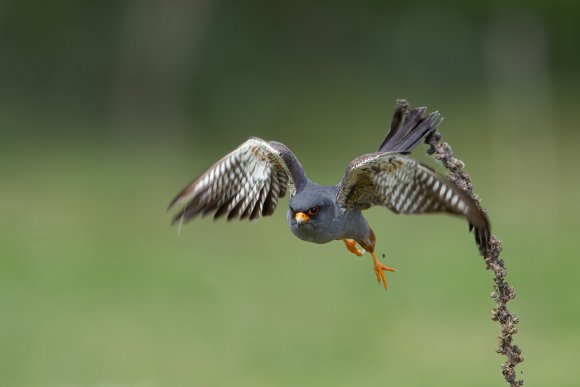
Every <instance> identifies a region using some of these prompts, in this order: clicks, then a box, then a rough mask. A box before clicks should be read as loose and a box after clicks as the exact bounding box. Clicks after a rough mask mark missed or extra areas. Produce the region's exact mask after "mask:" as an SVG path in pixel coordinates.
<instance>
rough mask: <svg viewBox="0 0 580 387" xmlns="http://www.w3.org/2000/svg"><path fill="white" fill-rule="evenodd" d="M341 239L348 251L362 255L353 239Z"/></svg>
mask: <svg viewBox="0 0 580 387" xmlns="http://www.w3.org/2000/svg"><path fill="white" fill-rule="evenodd" d="M342 241H343V242H344V244H345V245H346V248H347V249H348V251H350V252H351V253H353V254H356V255H358V256H359V257H360V256H361V255H363V252H362V251H360V250H359V249H357V248H356V245H355V241H354V239H343V240H342Z"/></svg>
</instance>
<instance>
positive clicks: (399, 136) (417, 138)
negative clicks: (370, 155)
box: [378, 99, 442, 152]
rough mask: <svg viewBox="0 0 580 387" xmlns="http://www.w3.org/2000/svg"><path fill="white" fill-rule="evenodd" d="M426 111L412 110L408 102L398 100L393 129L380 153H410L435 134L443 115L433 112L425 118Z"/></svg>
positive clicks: (422, 109) (424, 109)
mask: <svg viewBox="0 0 580 387" xmlns="http://www.w3.org/2000/svg"><path fill="white" fill-rule="evenodd" d="M426 110H427V108H424V107H419V108H414V109H410V106H409V103H408V102H407V101H406V100H404V99H400V100H397V107H396V109H395V114H394V115H393V120H392V121H391V129H390V130H389V133H387V137H385V139H384V140H383V143H382V144H381V146H380V147H379V150H378V152H410V151H411V150H413V148H415V147H416V146H417V144H419V142H421V140H423V139H424V138H425V137H427V136H428V135H429V134H430V133H432V132H434V131H435V130H436V129H437V127H438V126H439V124H440V123H441V121H442V118H441V115H440V114H439V112H433V113H431V114H429V115H428V116H426V117H425V111H426Z"/></svg>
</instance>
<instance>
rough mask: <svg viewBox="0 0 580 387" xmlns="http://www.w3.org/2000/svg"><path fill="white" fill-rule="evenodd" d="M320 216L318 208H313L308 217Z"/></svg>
mask: <svg viewBox="0 0 580 387" xmlns="http://www.w3.org/2000/svg"><path fill="white" fill-rule="evenodd" d="M316 214H318V207H312V208H311V209H309V210H308V215H311V216H312V215H316Z"/></svg>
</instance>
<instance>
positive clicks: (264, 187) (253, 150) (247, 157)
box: [169, 138, 306, 222]
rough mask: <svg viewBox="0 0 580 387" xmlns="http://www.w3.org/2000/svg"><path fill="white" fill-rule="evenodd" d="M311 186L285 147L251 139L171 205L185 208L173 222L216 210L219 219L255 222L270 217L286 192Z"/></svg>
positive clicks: (219, 162)
mask: <svg viewBox="0 0 580 387" xmlns="http://www.w3.org/2000/svg"><path fill="white" fill-rule="evenodd" d="M305 183H306V176H305V174H304V170H303V168H302V166H301V165H300V163H299V162H298V160H297V159H296V157H295V156H294V154H293V153H292V152H291V151H290V150H289V149H288V148H287V147H286V146H285V145H283V144H281V143H278V142H275V141H264V140H261V139H259V138H250V139H249V140H248V141H246V142H245V143H243V144H242V145H240V146H239V147H238V148H236V149H235V150H233V151H232V152H230V153H229V154H228V155H226V156H224V157H223V158H222V159H220V160H219V161H217V162H216V163H215V164H213V165H212V166H211V167H210V168H208V170H207V171H205V172H204V173H203V174H202V175H201V176H199V177H198V178H197V179H195V180H194V181H193V182H191V183H190V184H188V185H187V186H186V187H185V188H184V189H183V190H182V191H181V192H180V193H179V194H178V195H177V196H176V197H175V198H174V199H173V200H172V201H171V203H170V204H169V209H170V208H172V207H173V206H175V205H179V204H182V205H183V207H182V208H181V210H180V211H179V212H178V213H177V215H175V217H174V218H173V221H174V222H180V221H187V220H189V219H191V218H193V217H195V216H196V215H198V214H202V215H207V214H209V213H212V212H215V218H219V217H221V216H223V215H226V214H227V218H228V220H229V219H236V218H239V219H244V218H249V219H256V218H259V217H261V216H268V215H271V214H272V213H273V212H274V210H275V209H276V206H277V204H278V199H279V198H281V197H283V196H284V195H285V194H286V190H287V188H289V189H290V192H291V194H292V195H293V194H294V193H295V192H296V190H297V189H301V188H302V186H304V184H305Z"/></svg>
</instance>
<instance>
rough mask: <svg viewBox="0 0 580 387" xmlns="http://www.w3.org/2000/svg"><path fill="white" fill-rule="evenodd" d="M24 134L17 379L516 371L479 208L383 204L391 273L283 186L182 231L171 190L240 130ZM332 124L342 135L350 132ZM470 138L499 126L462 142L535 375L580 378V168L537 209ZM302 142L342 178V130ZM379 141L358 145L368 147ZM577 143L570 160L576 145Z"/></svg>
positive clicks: (411, 378) (13, 159)
mask: <svg viewBox="0 0 580 387" xmlns="http://www.w3.org/2000/svg"><path fill="white" fill-rule="evenodd" d="M347 124H349V123H347ZM347 124H345V125H347ZM482 125H483V124H482ZM448 132H449V137H450V138H451V140H453V136H454V135H455V136H457V134H453V133H456V132H453V131H452V130H449V129H448V131H447V130H445V128H444V134H446V135H447V133H448ZM253 134H257V133H253ZM381 134H382V133H377V138H376V141H375V142H378V140H380V138H379V137H380V135H381ZM244 138H245V133H244V134H240V137H239V139H238V140H239V141H238V142H241V141H242V140H243V139H244ZM283 140H285V139H283ZM19 141H22V143H20V144H16V145H14V146H9V144H6V143H5V144H3V145H2V148H3V149H2V151H3V152H2V156H1V157H0V161H1V163H2V165H3V166H4V167H3V168H2V170H3V174H2V176H3V177H2V179H3V181H2V185H1V190H2V201H1V202H0V210H1V213H2V214H3V216H2V219H1V220H0V225H1V226H2V233H1V234H0V309H1V310H2V316H1V317H0V347H1V348H2V351H0V375H2V377H1V378H2V385H6V386H40V385H43V386H105V385H106V386H183V385H202V386H206V385H208V386H212V385H216V386H217V385H236V386H260V385H263V386H267V385H277V386H294V385H316V386H326V385H328V386H331V385H332V386H335V385H369V386H370V385H385V384H392V385H470V386H489V385H499V384H501V383H502V379H501V374H500V371H499V363H500V361H501V358H500V357H499V356H498V355H496V354H495V353H494V349H495V347H496V340H495V336H497V334H498V331H497V330H498V326H497V324H495V323H493V322H492V321H491V320H490V319H489V317H490V311H491V308H492V306H493V305H492V300H491V299H490V298H488V297H487V295H488V294H489V293H490V292H491V290H492V281H491V274H490V273H488V272H485V271H484V270H483V267H484V266H483V262H482V260H481V258H480V257H479V256H478V255H477V252H476V249H475V246H474V244H473V240H472V237H471V236H470V235H468V234H467V226H466V225H465V224H464V222H462V221H460V220H458V219H455V218H450V217H444V216H437V217H435V216H434V217H397V216H395V215H393V214H391V213H389V212H388V211H387V210H382V209H373V210H371V211H369V213H368V219H369V221H370V223H371V225H372V226H373V228H374V230H375V232H376V234H377V239H378V244H377V248H378V250H379V252H385V253H386V254H387V257H388V262H389V264H391V265H392V266H394V267H396V268H397V269H398V270H399V271H398V272H397V273H394V274H391V275H390V276H389V280H390V286H391V287H390V289H389V291H388V292H384V291H383V290H382V289H381V288H380V287H379V286H378V285H377V284H376V282H375V279H374V275H373V273H372V270H371V263H370V260H369V259H368V257H367V256H364V257H363V258H357V257H354V256H353V255H351V254H349V253H348V252H347V251H346V250H345V249H344V247H343V246H342V244H340V243H333V244H328V245H322V246H318V245H313V244H307V243H303V242H301V241H299V240H298V239H296V238H294V237H293V236H292V235H291V233H290V232H289V231H288V229H287V226H286V223H285V219H284V214H285V207H286V204H287V201H286V200H283V201H282V203H281V205H280V208H279V210H278V211H277V213H276V214H275V215H274V216H273V217H272V218H270V219H264V220H262V221H260V222H257V223H251V224H246V223H245V222H244V223H226V222H218V223H214V222H212V221H211V220H210V219H205V220H198V221H194V222H192V223H191V224H187V225H185V226H184V227H183V228H182V230H181V236H180V237H178V236H177V229H176V228H171V227H169V225H168V224H169V215H168V214H165V213H164V210H165V206H166V204H167V202H168V201H169V199H170V198H171V197H172V195H173V194H175V193H176V192H177V190H178V189H179V188H181V187H182V186H183V185H184V183H186V182H187V180H188V179H190V178H192V177H194V176H195V175H196V174H197V173H198V172H200V171H201V170H202V169H203V168H204V167H205V166H207V165H208V164H209V163H211V162H212V161H213V159H215V158H217V157H218V156H219V155H220V154H222V153H225V152H226V151H227V150H229V148H231V147H233V146H235V145H236V144H235V143H233V144H231V146H230V145H227V144H223V143H221V142H219V141H217V140H215V141H212V142H207V143H206V142H202V141H200V142H199V143H196V144H195V145H194V146H193V148H194V149H191V150H190V149H187V147H186V146H184V145H181V146H176V144H174V143H172V142H171V141H163V140H160V141H159V142H157V143H153V142H151V141H135V142H133V143H131V144H126V145H125V146H123V147H120V146H118V145H115V146H107V145H104V144H102V143H97V144H94V143H91V142H90V141H88V140H84V141H81V140H78V141H76V140H75V141H74V143H72V144H71V143H61V144H58V143H55V142H47V143H44V144H43V143H42V142H40V141H35V142H31V143H28V142H27V140H26V139H20V140H19ZM285 141H287V140H285ZM333 141H336V144H335V145H337V146H338V148H337V149H345V148H346V146H345V144H346V143H348V142H349V141H350V140H349V139H347V138H342V137H340V138H337V139H335V140H333ZM468 141H469V142H470V143H471V144H482V143H485V141H486V140H485V138H484V137H483V136H481V135H480V136H479V137H478V136H477V135H476V136H475V137H473V136H471V137H470V138H469V139H467V138H463V139H462V138H459V139H458V143H456V142H454V143H453V144H454V148H455V150H456V152H458V156H459V157H462V156H463V154H465V155H466V157H465V158H466V159H468V170H469V171H472V172H473V174H474V177H475V183H476V189H477V190H478V192H480V195H482V197H483V199H484V205H485V206H487V207H488V208H489V210H490V215H491V219H492V222H493V226H494V232H496V233H497V235H498V236H499V238H500V239H502V240H503V241H504V255H503V256H504V258H505V259H506V261H507V267H508V270H509V272H510V275H509V280H510V282H511V283H512V284H513V285H514V286H515V288H516V291H517V293H518V298H517V299H516V300H515V302H514V303H513V305H512V308H513V310H514V311H515V312H516V313H517V314H518V316H519V317H520V319H521V325H520V329H521V332H520V333H519V334H518V335H517V336H516V341H517V342H518V344H520V345H521V347H522V348H523V353H524V356H525V359H526V360H525V362H524V363H523V365H522V368H521V369H524V370H525V375H524V377H525V378H526V380H527V382H529V383H530V384H532V385H555V384H557V385H573V384H575V382H577V380H578V379H579V378H580V373H579V371H577V367H576V360H577V358H578V355H579V353H578V352H579V350H578V348H580V332H579V331H578V326H577V321H578V320H579V318H580V306H579V305H578V303H577V302H576V299H575V296H576V295H577V285H576V284H577V278H578V274H580V273H579V272H580V262H578V260H577V243H576V241H575V235H576V232H577V226H576V223H577V221H576V219H577V216H578V215H579V214H578V212H579V211H578V208H577V207H567V206H565V203H568V200H570V203H572V199H573V197H574V194H573V193H574V192H578V190H579V187H578V181H577V180H574V181H573V182H568V184H574V186H573V187H567V189H566V192H565V193H563V196H562V200H563V202H562V203H560V206H561V207H562V208H564V207H565V208H566V210H565V211H560V212H556V213H555V214H552V215H551V216H550V217H548V218H542V217H543V216H544V215H545V213H544V212H543V211H542V210H541V209H539V210H538V211H539V215H538V212H536V210H535V209H536V208H538V206H540V207H541V203H537V202H536V198H537V197H542V185H541V184H538V185H537V187H538V191H536V192H534V193H530V195H522V196H521V197H520V198H519V201H518V203H513V202H507V203H506V198H513V197H515V193H513V192H512V193H505V195H506V196H502V195H503V193H502V194H498V192H501V190H500V191H498V190H497V189H496V190H494V189H491V188H490V187H492V181H491V180H492V177H491V176H490V174H489V173H488V172H489V171H485V170H484V169H485V168H486V164H485V163H486V155H485V151H483V149H484V148H485V147H480V148H476V147H473V145H471V146H470V145H469V142H468ZM287 143H288V145H289V146H290V147H291V148H292V149H294V151H295V152H296V153H297V154H298V156H299V158H300V159H301V160H302V162H303V164H304V165H305V166H306V168H307V172H308V173H309V175H310V176H311V177H312V178H313V179H315V180H319V181H322V182H324V183H329V184H330V183H333V182H336V181H337V180H338V179H339V177H340V176H341V173H342V171H343V169H344V166H346V164H347V162H348V161H349V158H350V155H345V154H342V155H341V154H338V153H339V152H336V153H332V152H331V151H330V149H334V148H333V147H332V146H329V147H328V149H329V151H328V154H329V158H328V159H325V160H324V161H325V162H323V161H322V159H321V158H320V157H321V156H320V149H317V148H316V147H312V144H309V143H306V144H305V143H295V142H292V141H287ZM24 145H26V146H24ZM463 145H465V146H464V147H463ZM206 146H209V147H210V148H205V147H206ZM374 146H375V143H373V142H370V143H366V144H365V143H362V142H361V143H357V144H353V148H355V149H353V148H347V149H348V152H349V153H350V152H354V153H353V156H354V155H355V154H356V153H357V152H359V147H360V148H361V149H363V148H364V149H363V150H362V151H363V152H364V151H365V150H371V149H373V148H374ZM569 147H570V150H571V151H573V147H572V145H571V144H570V145H569ZM566 150H567V148H566V147H564V149H563V153H562V156H561V157H562V160H561V162H562V163H564V162H566V160H568V157H570V160H571V159H572V158H571V157H572V156H570V155H571V153H570V152H568V153H567V152H566ZM325 152H327V151H326V150H325ZM359 153H360V152H359ZM418 153H420V151H419V152H418ZM514 157H515V156H514ZM529 157H533V155H530V156H529ZM431 164H433V163H432V162H431ZM538 168H539V169H538V170H537V171H536V172H537V173H539V174H541V173H542V172H545V171H543V170H542V169H541V166H539V167H538ZM560 173H562V174H565V172H560ZM536 176H537V175H532V174H530V175H526V176H522V181H526V182H528V183H533V181H532V182H530V180H532V179H534V178H536ZM549 192H551V191H549ZM514 205H515V206H516V208H519V209H522V208H525V209H527V210H528V211H527V212H525V213H524V212H519V213H518V212H517V211H515V210H514V209H513V207H512V206H514ZM543 214H544V215H543ZM542 219H543V220H542ZM556 381H557V382H556Z"/></svg>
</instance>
